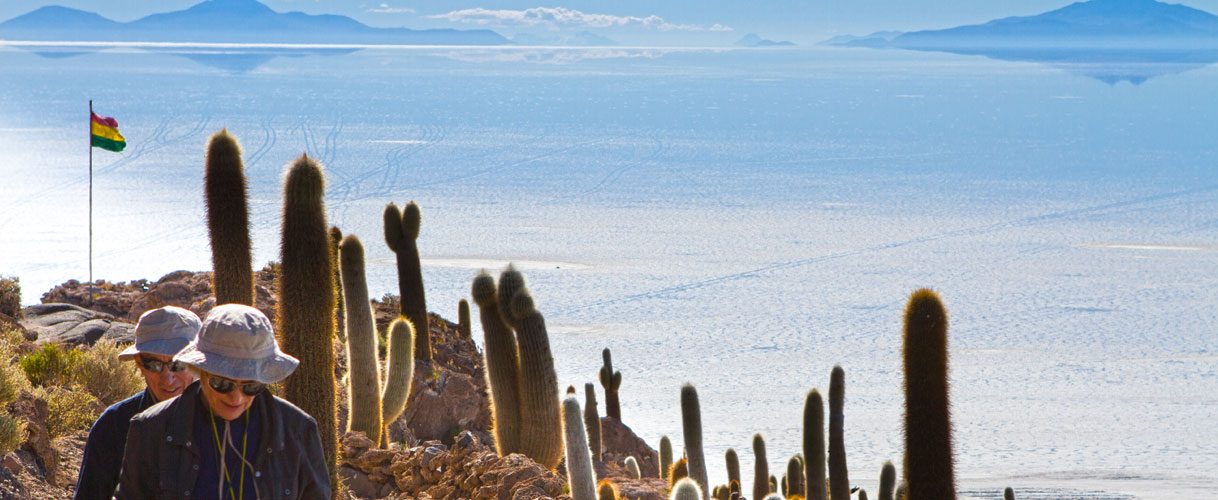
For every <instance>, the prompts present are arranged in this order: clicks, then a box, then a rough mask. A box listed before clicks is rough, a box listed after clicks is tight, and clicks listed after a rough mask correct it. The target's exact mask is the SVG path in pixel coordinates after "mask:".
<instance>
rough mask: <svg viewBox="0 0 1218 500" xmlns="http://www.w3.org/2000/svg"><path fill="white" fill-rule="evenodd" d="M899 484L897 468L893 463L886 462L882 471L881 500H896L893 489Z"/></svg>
mask: <svg viewBox="0 0 1218 500" xmlns="http://www.w3.org/2000/svg"><path fill="white" fill-rule="evenodd" d="M896 483H897V468H896V467H895V466H893V465H892V462H884V468H882V469H880V500H894V498H893V496H892V494H893V487H894V485H896Z"/></svg>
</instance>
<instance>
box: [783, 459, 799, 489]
mask: <svg viewBox="0 0 1218 500" xmlns="http://www.w3.org/2000/svg"><path fill="white" fill-rule="evenodd" d="M791 495H799V496H804V463H803V461H801V460H800V459H799V457H798V456H794V457H791V459H790V460H787V491H785V492H783V494H782V496H783V497H788V496H791Z"/></svg>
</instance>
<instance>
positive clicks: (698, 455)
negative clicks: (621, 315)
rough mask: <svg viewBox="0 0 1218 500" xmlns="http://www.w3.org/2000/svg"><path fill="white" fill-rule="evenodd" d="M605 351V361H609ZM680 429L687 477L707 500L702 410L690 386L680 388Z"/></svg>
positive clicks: (708, 490)
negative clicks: (683, 443) (683, 435)
mask: <svg viewBox="0 0 1218 500" xmlns="http://www.w3.org/2000/svg"><path fill="white" fill-rule="evenodd" d="M608 352H609V350H608V349H606V350H605V353H606V355H605V361H608V360H609V356H608ZM681 428H682V430H683V432H684V434H685V458H686V460H688V467H689V477H690V478H691V479H693V480H694V481H697V483H698V488H700V490H699V493H700V494H701V495H702V500H708V497H709V494H710V489H709V488H707V486H706V485H707V479H706V456H705V455H703V454H702V408H701V406H700V405H699V404H698V391H697V390H696V389H694V386H693V385H692V384H685V385H683V386H681Z"/></svg>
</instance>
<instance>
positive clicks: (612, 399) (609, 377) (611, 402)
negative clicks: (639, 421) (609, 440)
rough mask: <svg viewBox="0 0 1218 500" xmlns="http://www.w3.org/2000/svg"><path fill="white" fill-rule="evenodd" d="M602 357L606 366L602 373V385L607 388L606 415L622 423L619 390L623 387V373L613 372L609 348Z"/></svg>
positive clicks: (602, 353) (603, 352)
mask: <svg viewBox="0 0 1218 500" xmlns="http://www.w3.org/2000/svg"><path fill="white" fill-rule="evenodd" d="M601 357H602V358H604V359H605V366H602V367H601V371H600V379H601V385H602V386H604V388H605V415H608V416H610V417H613V419H614V420H617V421H618V422H621V421H622V405H621V403H620V402H619V401H618V397H617V389H618V387H621V385H622V372H615V371H613V358H612V357H611V356H610V354H609V348H608V347H606V348H605V350H604V351H601Z"/></svg>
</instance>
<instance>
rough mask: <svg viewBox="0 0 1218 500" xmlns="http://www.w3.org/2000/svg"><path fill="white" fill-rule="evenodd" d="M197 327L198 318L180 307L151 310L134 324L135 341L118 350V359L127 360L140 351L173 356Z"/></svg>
mask: <svg viewBox="0 0 1218 500" xmlns="http://www.w3.org/2000/svg"><path fill="white" fill-rule="evenodd" d="M199 328H200V322H199V317H198V316H196V315H195V313H192V312H190V311H188V310H186V309H182V308H181V307H176V306H165V307H162V308H159V309H150V310H148V311H145V312H144V314H141V315H140V320H139V322H138V323H136V325H135V343H134V344H132V345H131V346H129V347H127V349H125V350H123V352H120V353H118V359H121V360H123V361H126V360H129V359H132V358H135V357H136V356H137V355H139V354H140V353H149V354H159V355H162V356H173V355H175V354H177V353H178V351H181V350H182V348H184V347H186V346H187V345H188V344H190V343H191V342H192V341H193V340H194V339H195V337H196V336H197V335H198V334H199Z"/></svg>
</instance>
